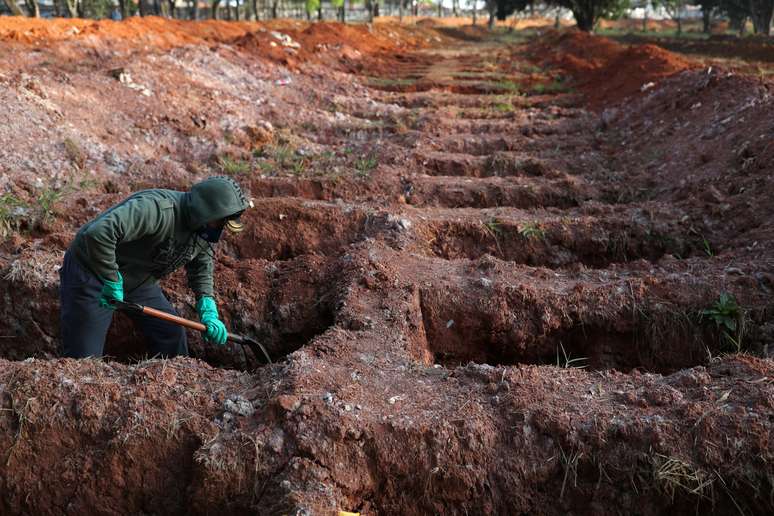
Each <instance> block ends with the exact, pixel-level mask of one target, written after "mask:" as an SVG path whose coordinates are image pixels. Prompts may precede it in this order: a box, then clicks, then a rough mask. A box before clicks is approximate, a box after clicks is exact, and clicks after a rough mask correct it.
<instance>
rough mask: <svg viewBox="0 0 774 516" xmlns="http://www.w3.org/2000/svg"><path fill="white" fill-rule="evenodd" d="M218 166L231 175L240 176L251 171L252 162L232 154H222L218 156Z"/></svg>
mask: <svg viewBox="0 0 774 516" xmlns="http://www.w3.org/2000/svg"><path fill="white" fill-rule="evenodd" d="M218 168H219V169H220V171H221V172H222V173H224V174H227V175H229V176H239V175H244V174H248V173H249V172H250V163H248V162H246V161H243V160H239V159H234V158H232V157H230V156H220V157H218Z"/></svg>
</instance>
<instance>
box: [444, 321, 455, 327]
mask: <svg viewBox="0 0 774 516" xmlns="http://www.w3.org/2000/svg"><path fill="white" fill-rule="evenodd" d="M452 326H454V319H449V320H448V321H446V327H447V328H451V327H452Z"/></svg>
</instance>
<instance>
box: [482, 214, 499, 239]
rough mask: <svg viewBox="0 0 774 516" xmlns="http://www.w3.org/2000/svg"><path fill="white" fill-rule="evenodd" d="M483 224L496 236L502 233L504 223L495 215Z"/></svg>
mask: <svg viewBox="0 0 774 516" xmlns="http://www.w3.org/2000/svg"><path fill="white" fill-rule="evenodd" d="M483 224H484V227H485V228H486V229H487V231H489V233H491V234H492V236H494V237H496V236H497V235H501V234H502V232H503V228H502V223H501V222H500V221H499V220H497V219H496V218H494V217H492V218H491V219H489V220H487V221H486V222H484V223H483Z"/></svg>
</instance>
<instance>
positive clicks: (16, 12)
mask: <svg viewBox="0 0 774 516" xmlns="http://www.w3.org/2000/svg"><path fill="white" fill-rule="evenodd" d="M3 2H4V3H5V5H6V6H8V9H9V10H10V11H11V15H12V16H24V11H22V10H21V7H19V4H17V3H16V0H3Z"/></svg>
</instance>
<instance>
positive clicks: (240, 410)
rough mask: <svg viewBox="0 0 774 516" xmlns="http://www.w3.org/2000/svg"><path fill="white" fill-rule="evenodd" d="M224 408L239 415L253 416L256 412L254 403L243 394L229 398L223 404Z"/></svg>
mask: <svg viewBox="0 0 774 516" xmlns="http://www.w3.org/2000/svg"><path fill="white" fill-rule="evenodd" d="M223 408H224V409H225V410H226V411H228V412H231V413H233V414H237V415H239V416H251V415H253V414H254V413H255V408H254V407H253V404H252V403H250V401H248V400H246V399H245V398H243V397H242V396H233V397H232V398H230V399H227V400H226V401H225V402H224V404H223Z"/></svg>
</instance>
